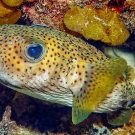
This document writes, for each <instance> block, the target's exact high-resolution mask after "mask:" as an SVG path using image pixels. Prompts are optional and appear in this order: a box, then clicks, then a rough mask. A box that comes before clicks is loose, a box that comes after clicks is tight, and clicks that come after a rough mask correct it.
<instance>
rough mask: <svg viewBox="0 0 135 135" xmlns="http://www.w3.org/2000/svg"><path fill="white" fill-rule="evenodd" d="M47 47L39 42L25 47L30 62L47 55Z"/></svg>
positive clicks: (25, 54)
mask: <svg viewBox="0 0 135 135" xmlns="http://www.w3.org/2000/svg"><path fill="white" fill-rule="evenodd" d="M45 52H46V50H45V47H44V46H43V45H42V44H39V43H31V44H29V45H27V46H26V47H25V49H24V56H25V58H26V60H27V61H29V62H38V61H40V60H41V59H42V58H43V57H44V55H45Z"/></svg>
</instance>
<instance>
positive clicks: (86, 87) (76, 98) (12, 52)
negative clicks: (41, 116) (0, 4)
mask: <svg viewBox="0 0 135 135" xmlns="http://www.w3.org/2000/svg"><path fill="white" fill-rule="evenodd" d="M29 44H42V46H43V47H44V49H45V55H43V58H42V59H41V60H39V61H38V60H37V61H31V60H29V59H28V57H26V54H25V53H24V50H25V48H27V46H28V45H29ZM126 68H127V63H126V61H125V60H124V59H122V58H116V59H111V60H110V59H108V58H107V57H106V56H105V55H104V54H103V53H102V52H101V51H99V50H97V49H96V48H95V47H93V46H91V45H89V44H87V43H85V42H84V41H82V40H81V39H78V38H75V37H73V36H71V35H68V34H66V33H63V32H59V31H57V30H54V29H49V28H44V27H39V26H31V27H29V26H21V25H1V26H0V82H1V83H3V84H4V85H6V86H8V87H11V88H13V89H14V90H17V91H19V92H22V93H25V94H28V95H30V96H33V97H36V98H39V99H43V100H47V101H51V102H55V103H60V104H64V105H68V106H73V111H72V115H73V117H74V118H75V119H74V118H73V122H74V123H75V124H77V123H79V122H81V121H82V120H84V119H85V118H87V116H88V115H89V114H90V113H91V112H106V111H113V110H115V109H117V108H118V107H121V106H122V103H123V102H125V101H126V102H128V101H130V100H131V99H132V98H133V93H134V86H132V84H131V83H130V82H128V81H127V80H126V79H120V78H122V77H121V76H123V75H122V74H123V73H124V71H125V69H126ZM110 78H111V79H110ZM104 85H105V86H104ZM106 89H107V90H106ZM126 89H129V90H131V92H130V93H131V94H128V92H127V91H126ZM125 91H126V92H125ZM125 93H126V94H125ZM123 97H124V98H123ZM87 101H88V102H87ZM116 102H117V104H116ZM82 108H84V110H83V109H82ZM81 111H82V112H83V113H80V112H81ZM80 114H81V116H80ZM78 117H80V120H76V119H78Z"/></svg>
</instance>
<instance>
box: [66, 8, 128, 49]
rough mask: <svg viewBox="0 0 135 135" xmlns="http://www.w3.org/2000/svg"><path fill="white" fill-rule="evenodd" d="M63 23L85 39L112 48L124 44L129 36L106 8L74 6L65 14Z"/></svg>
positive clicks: (126, 30)
mask: <svg viewBox="0 0 135 135" xmlns="http://www.w3.org/2000/svg"><path fill="white" fill-rule="evenodd" d="M64 23H65V25H66V27H67V28H68V29H70V30H73V31H76V32H78V33H80V34H82V35H83V36H84V37H85V38H86V39H93V40H100V41H102V42H105V43H107V44H110V45H113V46H116V45H120V44H122V43H124V42H125V41H126V40H127V38H128V37H129V35H130V34H129V31H128V29H127V28H126V26H125V24H124V23H123V22H122V21H121V20H120V19H119V16H118V15H117V14H116V13H115V12H113V11H111V10H110V9H108V8H107V7H103V8H102V9H94V8H93V7H92V6H86V7H84V8H80V7H78V6H75V7H73V8H71V9H70V10H68V11H67V13H66V14H65V16H64Z"/></svg>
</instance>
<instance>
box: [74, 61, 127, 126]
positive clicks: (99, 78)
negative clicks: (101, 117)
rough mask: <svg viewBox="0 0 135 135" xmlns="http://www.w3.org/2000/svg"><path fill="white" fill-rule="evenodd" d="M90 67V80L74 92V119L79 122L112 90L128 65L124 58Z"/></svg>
mask: <svg viewBox="0 0 135 135" xmlns="http://www.w3.org/2000/svg"><path fill="white" fill-rule="evenodd" d="M87 67H88V68H89V69H88V71H89V76H90V78H89V80H88V81H87V83H85V84H84V86H83V87H82V88H81V89H80V91H78V92H77V93H73V106H72V121H73V123H74V124H78V123H79V122H82V121H83V120H85V119H86V118H87V117H88V115H89V114H90V113H91V112H94V111H95V110H96V107H97V104H99V103H101V102H102V100H103V99H104V98H105V97H106V95H107V94H108V93H109V92H111V90H112V88H113V86H114V83H115V81H116V79H117V78H118V77H120V76H121V75H122V73H123V72H124V71H125V69H126V67H127V62H126V61H125V60H124V59H123V58H112V59H109V60H106V61H101V62H99V63H96V64H93V65H87Z"/></svg>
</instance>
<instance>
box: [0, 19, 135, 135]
mask: <svg viewBox="0 0 135 135" xmlns="http://www.w3.org/2000/svg"><path fill="white" fill-rule="evenodd" d="M17 24H22V25H26V22H25V21H24V20H23V19H20V20H19V21H18V22H17ZM84 40H85V39H84ZM87 42H89V43H90V44H92V45H94V46H96V47H97V48H98V49H100V50H102V47H101V46H102V45H105V44H104V43H102V42H99V41H93V40H88V41H87ZM124 44H125V45H124V46H122V47H118V48H120V49H124V50H126V51H130V52H131V53H135V34H134V33H132V34H131V35H130V37H129V39H128V40H127V41H126V42H125V43H124ZM71 109H72V108H70V107H67V106H63V105H60V104H55V103H49V102H46V101H41V100H38V99H35V98H32V97H29V96H27V95H16V91H14V90H12V89H9V88H7V87H5V86H3V85H1V84H0V135H135V114H134V113H133V115H132V119H131V120H130V121H129V123H127V124H126V125H124V126H119V127H117V126H112V125H109V124H108V122H107V118H106V114H105V113H102V114H98V113H92V114H91V115H90V116H89V117H88V118H87V119H86V120H85V121H84V122H82V123H80V124H78V125H74V124H73V123H72V110H71Z"/></svg>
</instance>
